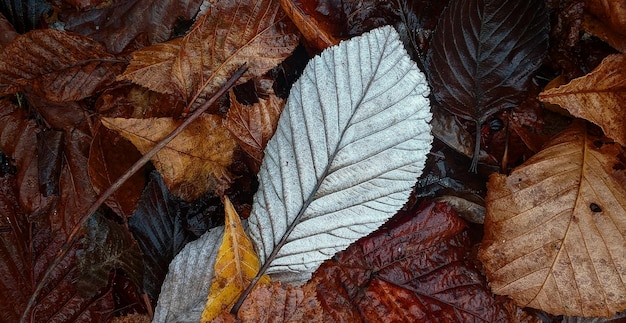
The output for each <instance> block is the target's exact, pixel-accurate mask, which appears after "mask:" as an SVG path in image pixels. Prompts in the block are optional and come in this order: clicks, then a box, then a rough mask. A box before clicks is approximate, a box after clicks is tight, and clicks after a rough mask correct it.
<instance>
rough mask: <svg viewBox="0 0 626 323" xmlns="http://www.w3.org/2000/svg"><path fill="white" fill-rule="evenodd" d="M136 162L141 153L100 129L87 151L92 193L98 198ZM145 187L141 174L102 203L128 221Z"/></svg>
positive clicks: (112, 133) (130, 179)
mask: <svg viewBox="0 0 626 323" xmlns="http://www.w3.org/2000/svg"><path fill="white" fill-rule="evenodd" d="M139 158H141V153H139V152H138V151H137V149H136V148H135V146H133V145H132V144H131V143H130V142H128V141H127V140H124V139H122V138H120V136H118V135H117V134H116V133H115V132H114V131H111V130H109V129H107V128H106V127H102V126H99V127H98V128H97V130H96V133H95V135H94V137H93V140H92V142H91V146H90V148H89V161H88V163H89V169H88V170H89V179H90V180H91V184H92V185H93V187H94V190H95V191H96V192H97V193H98V194H101V193H102V192H104V191H106V190H107V189H108V188H109V187H110V186H111V185H112V184H113V182H115V181H116V180H117V179H118V178H120V177H121V176H122V175H123V174H124V173H125V172H126V171H127V170H128V169H129V168H130V167H131V166H132V165H133V164H134V163H135V162H136V161H137V160H139ZM145 184H146V179H145V175H144V174H143V172H141V171H139V172H137V173H135V175H133V176H132V177H131V178H129V179H128V180H127V181H126V182H125V183H124V184H123V185H122V186H121V187H120V188H119V189H118V190H117V191H116V192H115V193H113V195H111V197H110V198H108V199H107V200H106V201H105V203H106V205H108V206H109V207H110V208H111V209H112V210H113V211H115V213H117V214H118V215H119V216H120V217H122V218H124V217H130V216H131V215H132V214H133V211H135V207H136V206H137V202H138V201H139V197H140V196H141V192H142V191H143V188H144V186H145Z"/></svg>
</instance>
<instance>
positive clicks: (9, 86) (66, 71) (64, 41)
mask: <svg viewBox="0 0 626 323" xmlns="http://www.w3.org/2000/svg"><path fill="white" fill-rule="evenodd" d="M0 57H1V58H0V95H7V94H11V93H14V92H16V91H20V90H22V89H24V88H25V87H32V89H33V90H34V91H35V93H37V94H38V95H41V96H43V97H45V98H47V99H49V100H52V101H57V102H61V101H75V100H80V99H83V98H86V97H88V96H90V95H92V94H93V93H94V92H95V91H97V90H98V89H100V88H102V87H103V86H105V85H107V84H109V83H111V82H113V81H114V80H115V76H116V75H117V74H118V73H120V72H121V70H122V66H123V65H122V64H121V63H122V62H120V61H116V60H114V57H113V55H111V54H109V53H107V52H106V50H105V49H104V47H102V45H100V44H99V43H97V42H95V41H93V40H91V39H89V38H87V37H84V36H80V35H77V34H74V33H69V32H64V31H59V30H55V29H41V30H33V31H31V32H29V33H26V34H24V35H20V36H18V37H16V38H15V39H14V40H13V42H11V43H10V44H9V45H8V46H6V47H5V48H3V50H2V52H1V53H0Z"/></svg>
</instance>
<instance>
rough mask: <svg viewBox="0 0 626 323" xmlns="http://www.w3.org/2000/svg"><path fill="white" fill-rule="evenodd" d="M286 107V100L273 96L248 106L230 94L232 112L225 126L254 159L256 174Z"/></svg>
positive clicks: (227, 117)
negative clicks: (266, 146)
mask: <svg viewBox="0 0 626 323" xmlns="http://www.w3.org/2000/svg"><path fill="white" fill-rule="evenodd" d="M284 105H285V100H283V99H281V98H279V97H277V96H276V95H274V94H271V95H270V96H269V98H268V99H261V98H259V102H258V103H255V104H254V105H252V106H246V105H243V104H241V103H239V102H238V101H237V98H236V97H235V95H234V94H233V92H232V91H231V92H230V110H229V111H228V115H227V116H226V120H225V121H224V126H225V127H226V129H228V130H229V131H230V132H231V133H232V134H233V136H235V139H236V140H237V142H238V143H239V145H240V146H241V148H242V149H243V150H244V151H245V152H246V153H248V155H250V157H252V158H253V159H254V161H255V164H254V169H253V171H254V172H258V171H259V167H260V166H261V162H262V161H263V155H264V152H263V151H264V149H265V145H267V142H268V141H269V140H270V139H271V138H272V136H273V135H274V131H276V126H277V124H278V118H279V117H280V113H281V111H282V110H283V106H284Z"/></svg>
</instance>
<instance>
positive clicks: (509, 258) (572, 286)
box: [479, 122, 626, 316]
mask: <svg viewBox="0 0 626 323" xmlns="http://www.w3.org/2000/svg"><path fill="white" fill-rule="evenodd" d="M546 147H547V148H545V149H544V150H542V151H541V152H539V153H537V154H536V155H534V156H533V157H531V158H530V159H529V160H528V161H527V162H526V163H524V164H523V165H522V166H520V167H518V168H516V169H515V170H513V172H511V174H510V175H509V176H505V175H498V174H497V175H493V176H492V177H491V179H490V181H489V184H488V193H487V198H486V203H487V215H486V219H485V236H484V239H483V242H482V245H481V250H480V253H479V258H480V260H481V261H482V263H483V265H484V267H485V271H486V274H487V277H488V278H489V283H490V285H491V288H492V290H493V291H494V293H496V294H500V295H507V296H509V297H511V298H512V299H513V300H514V301H515V302H516V303H517V304H518V305H519V306H522V307H525V306H530V307H534V308H538V309H542V310H544V311H547V312H549V313H552V314H555V315H559V314H564V315H576V316H612V315H613V314H614V313H615V312H618V311H621V310H624V309H625V308H626V287H625V286H624V281H626V276H625V273H624V270H623V268H626V253H624V250H626V238H625V237H626V235H624V232H626V185H625V184H626V173H625V171H624V169H626V165H624V162H623V161H624V151H623V150H622V148H621V147H620V146H619V145H617V144H615V143H611V142H610V141H607V140H606V138H602V137H597V136H594V135H592V134H591V133H589V131H588V130H587V129H586V127H585V125H584V123H583V122H577V123H575V124H573V125H572V126H571V127H570V128H568V129H566V130H565V131H563V132H562V133H561V134H559V135H558V136H556V137H555V138H554V139H553V140H551V141H550V143H548V144H547V145H546Z"/></svg>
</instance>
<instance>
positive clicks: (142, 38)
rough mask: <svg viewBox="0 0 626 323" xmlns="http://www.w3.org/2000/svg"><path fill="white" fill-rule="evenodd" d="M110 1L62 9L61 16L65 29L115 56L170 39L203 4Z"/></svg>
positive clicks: (180, 0) (197, 1) (192, 0)
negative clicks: (106, 4)
mask: <svg viewBox="0 0 626 323" xmlns="http://www.w3.org/2000/svg"><path fill="white" fill-rule="evenodd" d="M92 1H93V0H92ZM95 1H98V0H95ZM107 2H108V3H109V4H110V5H108V6H101V7H98V8H92V9H90V10H80V9H73V8H63V10H62V11H61V12H60V14H59V16H60V19H61V20H62V21H63V22H65V29H66V30H68V31H73V32H76V33H79V34H82V35H86V36H89V37H91V38H93V39H94V40H95V41H98V42H100V43H102V44H104V46H105V47H106V48H107V50H108V51H109V52H110V53H114V54H118V53H121V52H130V51H133V50H136V49H139V48H142V47H144V46H149V45H153V44H156V43H160V42H163V41H166V40H168V39H170V37H172V35H173V34H175V33H176V32H177V30H176V27H177V23H179V22H181V21H190V20H191V19H193V18H194V16H195V15H196V14H197V12H198V9H199V8H200V4H202V1H201V0H178V1H169V0H124V1H107ZM111 17H115V19H112V18H111Z"/></svg>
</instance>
